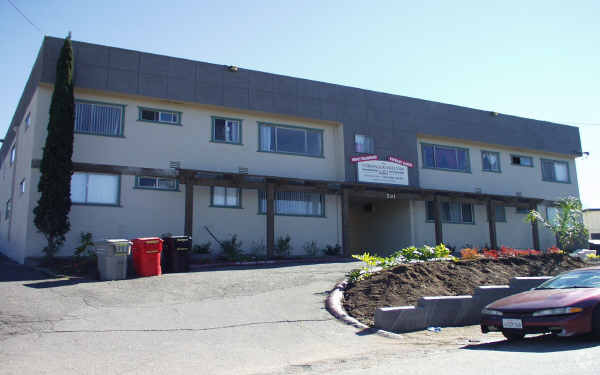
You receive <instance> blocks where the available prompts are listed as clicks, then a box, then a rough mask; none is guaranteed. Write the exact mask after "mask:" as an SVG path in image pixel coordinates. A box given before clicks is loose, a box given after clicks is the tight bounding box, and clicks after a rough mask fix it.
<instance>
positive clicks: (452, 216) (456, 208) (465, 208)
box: [426, 201, 474, 224]
mask: <svg viewBox="0 0 600 375" xmlns="http://www.w3.org/2000/svg"><path fill="white" fill-rule="evenodd" d="M426 209H427V220H428V221H434V220H435V217H434V215H433V202H432V201H427V202H426ZM440 211H441V212H440V213H441V215H442V221H443V222H445V223H458V224H473V223H474V220H473V205H472V204H471V203H461V202H440Z"/></svg>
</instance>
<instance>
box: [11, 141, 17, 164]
mask: <svg viewBox="0 0 600 375" xmlns="http://www.w3.org/2000/svg"><path fill="white" fill-rule="evenodd" d="M16 158H17V146H13V147H12V148H11V149H10V165H13V164H14V163H15V159H16Z"/></svg>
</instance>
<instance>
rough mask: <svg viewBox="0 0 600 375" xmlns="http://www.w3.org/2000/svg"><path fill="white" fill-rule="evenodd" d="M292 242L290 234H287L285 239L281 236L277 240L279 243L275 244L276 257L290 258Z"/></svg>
mask: <svg viewBox="0 0 600 375" xmlns="http://www.w3.org/2000/svg"><path fill="white" fill-rule="evenodd" d="M291 241H292V239H291V238H290V235H289V234H287V235H286V236H285V237H283V236H280V237H279V238H277V243H276V244H275V256H277V257H288V256H290V250H291V249H292V246H291V244H290V242H291Z"/></svg>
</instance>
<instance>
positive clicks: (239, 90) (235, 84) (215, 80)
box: [0, 37, 581, 186]
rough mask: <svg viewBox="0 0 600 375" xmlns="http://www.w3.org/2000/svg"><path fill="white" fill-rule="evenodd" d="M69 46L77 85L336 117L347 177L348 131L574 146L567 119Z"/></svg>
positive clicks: (391, 137) (396, 144) (412, 138)
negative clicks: (558, 121) (557, 121)
mask: <svg viewBox="0 0 600 375" xmlns="http://www.w3.org/2000/svg"><path fill="white" fill-rule="evenodd" d="M62 44H63V39H59V38H53V37H46V38H45V39H44V42H43V44H42V47H41V49H40V52H39V54H38V57H37V60H36V62H35V65H34V67H33V69H32V73H31V75H30V77H29V80H28V82H27V84H26V87H25V89H24V92H23V95H22V97H21V100H20V102H19V104H18V107H17V110H16V112H15V115H14V117H13V120H12V123H11V127H10V128H9V130H8V132H7V135H6V138H5V139H6V141H5V142H4V144H3V145H2V148H1V150H0V158H1V159H0V160H4V157H5V156H6V154H7V153H8V149H9V147H10V144H11V142H12V139H13V137H14V132H12V131H11V129H12V128H13V127H14V126H18V125H19V123H20V121H21V120H22V118H23V116H24V112H25V108H26V107H27V105H28V103H29V101H30V100H31V97H32V96H33V93H34V91H35V88H36V86H37V85H38V84H39V83H40V82H43V83H49V84H53V83H54V78H55V74H56V73H55V70H56V61H57V59H58V56H59V53H60V48H61V47H62ZM73 49H74V56H75V85H76V87H80V88H86V89H95V90H103V91H107V92H115V93H123V94H134V95H142V96H146V97H152V98H159V99H167V100H173V101H181V102H193V103H199V104H207V105H216V106H222V107H226V108H234V109H238V110H251V111H260V112H268V113H274V114H281V115H291V116H298V117H304V118H309V119H318V120H326V121H335V122H340V123H342V124H343V126H344V149H345V154H346V155H345V158H346V167H345V175H346V180H347V181H354V180H355V170H354V166H353V165H352V163H351V162H350V157H351V156H353V155H354V134H355V133H360V134H366V135H370V136H373V138H374V141H375V151H376V154H378V155H379V157H380V158H386V157H387V156H389V155H392V156H395V157H398V158H400V159H404V160H407V161H411V162H414V163H415V165H418V160H417V147H418V145H417V135H418V134H420V135H428V136H442V137H449V138H454V139H458V140H466V141H476V142H483V143H489V144H494V145H499V146H507V147H519V148H526V149H531V150H537V151H544V152H552V153H558V154H564V155H572V154H575V153H579V152H581V143H580V138H579V129H578V128H576V127H572V126H566V125H559V124H554V123H549V122H545V121H537V120H531V119H526V118H520V117H515V116H508V115H504V114H499V115H497V116H495V115H493V114H492V113H490V112H488V111H481V110H475V109H470V108H465V107H459V106H454V105H449V104H443V103H436V102H431V101H426V100H420V99H414V98H408V97H404V96H399V95H391V94H386V93H380V92H374V91H369V90H363V89H359V88H353V87H346V86H340V85H335V84H330V83H323V82H317V81H311V80H307V79H300V78H293V77H287V76H282V75H277V74H270V73H264V72H258V71H253V70H246V69H239V70H238V71H237V72H230V71H229V70H228V69H227V67H226V66H225V65H215V64H208V63H204V62H197V61H191V60H185V59H179V58H174V57H168V56H161V55H155V54H151V53H144V52H137V51H131V50H125V49H120V48H113V47H108V46H102V45H97V44H89V43H83V42H73ZM409 177H410V182H411V186H419V182H418V181H419V176H418V168H409Z"/></svg>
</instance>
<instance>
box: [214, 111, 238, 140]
mask: <svg viewBox="0 0 600 375" xmlns="http://www.w3.org/2000/svg"><path fill="white" fill-rule="evenodd" d="M212 141H213V142H224V143H233V144H241V143H242V120H237V119H228V118H221V117H213V118H212Z"/></svg>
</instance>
